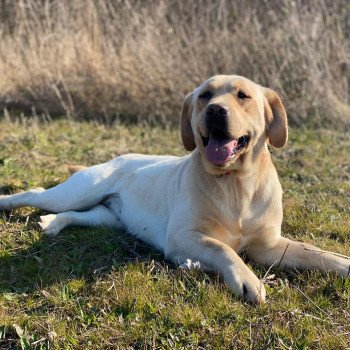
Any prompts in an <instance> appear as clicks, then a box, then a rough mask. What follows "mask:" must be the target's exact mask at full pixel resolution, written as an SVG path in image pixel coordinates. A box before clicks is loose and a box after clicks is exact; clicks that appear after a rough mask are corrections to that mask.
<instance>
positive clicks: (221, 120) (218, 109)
mask: <svg viewBox="0 0 350 350" xmlns="http://www.w3.org/2000/svg"><path fill="white" fill-rule="evenodd" d="M228 116H229V112H228V110H227V108H226V106H224V105H220V104H211V105H209V106H208V108H207V111H206V115H205V120H206V125H207V128H208V131H209V132H211V131H213V130H214V129H220V130H223V131H225V130H227V127H228Z"/></svg>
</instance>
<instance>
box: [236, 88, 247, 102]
mask: <svg viewBox="0 0 350 350" xmlns="http://www.w3.org/2000/svg"><path fill="white" fill-rule="evenodd" d="M237 97H238V98H240V99H241V100H245V99H247V98H249V96H247V95H246V94H245V93H244V92H243V91H241V90H240V91H238V94H237Z"/></svg>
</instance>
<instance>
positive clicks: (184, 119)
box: [181, 92, 196, 151]
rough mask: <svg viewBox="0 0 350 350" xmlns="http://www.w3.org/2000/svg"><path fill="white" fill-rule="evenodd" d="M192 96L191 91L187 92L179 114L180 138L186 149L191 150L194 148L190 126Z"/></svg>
mask: <svg viewBox="0 0 350 350" xmlns="http://www.w3.org/2000/svg"><path fill="white" fill-rule="evenodd" d="M192 96H193V92H191V93H189V94H188V95H187V96H186V97H185V100H184V104H183V107H182V115H181V138H182V143H183V145H184V147H185V148H186V150H187V151H193V150H194V149H195V148H196V144H195V142H194V135H193V130H192V126H191V117H192V110H193V106H192Z"/></svg>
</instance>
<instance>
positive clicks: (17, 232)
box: [0, 121, 350, 350]
mask: <svg viewBox="0 0 350 350" xmlns="http://www.w3.org/2000/svg"><path fill="white" fill-rule="evenodd" d="M127 152H141V153H150V154H151V153H152V154H166V153H168V154H177V155H182V154H184V153H185V152H184V150H183V148H182V145H181V142H180V137H179V132H178V131H177V130H171V129H170V130H165V131H164V130H162V129H160V128H159V129H157V128H150V127H147V126H144V127H141V126H130V127H125V126H116V127H113V128H105V127H103V126H100V125H97V124H93V123H75V122H74V123H73V122H68V121H55V122H52V123H39V122H35V121H34V122H21V123H17V124H15V123H10V122H7V121H1V122H0V193H13V192H18V191H23V190H27V189H29V188H32V187H35V186H43V187H49V186H53V185H55V184H57V183H59V182H62V181H63V180H65V179H66V178H67V176H68V175H67V171H66V168H65V164H86V165H92V164H95V163H101V162H103V161H106V160H108V159H110V158H112V157H115V156H117V155H118V154H122V153H127ZM349 155H350V136H349V135H347V134H345V133H341V132H336V131H331V130H306V129H304V130H302V129H292V130H291V132H290V142H289V145H288V147H287V148H286V149H285V150H282V151H275V150H273V156H274V159H275V164H276V167H277V169H278V172H279V174H280V179H281V181H282V185H283V188H284V209H285V219H284V223H283V232H284V234H285V235H286V236H288V237H292V238H296V239H298V240H303V241H307V242H311V243H314V244H316V245H318V246H320V247H322V248H324V249H330V250H334V251H336V252H339V253H342V254H346V255H350V158H349V157H350V156H349ZM39 214H41V212H40V211H38V210H37V209H32V208H22V209H18V210H16V211H13V212H7V213H0V349H26V350H27V349H116V348H120V349H229V348H232V349H350V283H349V281H344V280H343V279H341V278H339V277H336V276H334V275H331V274H330V275H322V274H321V273H319V272H316V271H304V272H297V271H294V270H289V271H283V270H281V269H272V271H270V272H269V275H270V276H269V277H270V278H269V279H268V282H267V293H268V297H267V300H268V301H267V304H266V305H263V306H260V307H256V306H252V305H249V304H248V303H245V302H242V301H241V300H238V299H237V298H236V297H235V296H234V295H232V294H231V292H230V290H229V289H228V288H227V287H226V286H225V285H224V284H223V283H222V282H221V281H220V280H219V278H218V277H217V276H216V275H215V274H206V273H202V272H198V271H194V272H184V271H181V270H179V269H178V268H176V267H175V266H173V265H171V264H169V263H167V262H164V257H163V255H162V254H160V253H159V252H157V251H155V250H153V249H152V248H150V247H147V246H145V245H144V244H143V243H142V242H138V241H135V240H134V239H133V238H131V237H128V236H127V234H125V233H123V232H113V231H111V230H106V229H86V228H70V229H66V230H64V232H62V234H60V235H59V236H57V237H55V238H50V239H49V238H46V237H45V236H43V235H42V233H41V232H40V230H39V227H38V225H37V223H36V222H37V220H38V216H39ZM250 266H251V267H252V268H253V270H254V271H255V272H256V273H257V274H258V275H259V276H260V277H261V278H262V277H264V275H265V273H266V272H267V269H266V268H263V267H261V266H258V265H255V264H250Z"/></svg>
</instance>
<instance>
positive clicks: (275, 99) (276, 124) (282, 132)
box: [264, 88, 288, 148]
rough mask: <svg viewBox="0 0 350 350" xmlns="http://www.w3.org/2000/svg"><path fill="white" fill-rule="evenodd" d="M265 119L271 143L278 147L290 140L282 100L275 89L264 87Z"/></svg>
mask: <svg viewBox="0 0 350 350" xmlns="http://www.w3.org/2000/svg"><path fill="white" fill-rule="evenodd" d="M264 95H265V107H264V109H265V120H266V128H267V136H268V138H269V143H270V144H271V145H272V146H273V147H276V148H281V147H283V146H285V144H286V143H287V140H288V120H287V114H286V111H285V109H284V107H283V104H282V101H281V99H280V98H279V96H278V95H277V94H276V92H275V91H273V90H271V89H267V88H264Z"/></svg>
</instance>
